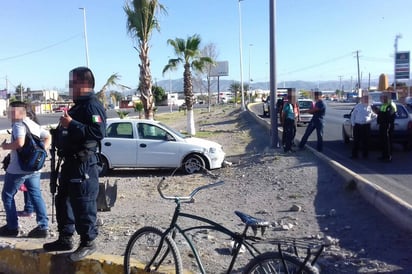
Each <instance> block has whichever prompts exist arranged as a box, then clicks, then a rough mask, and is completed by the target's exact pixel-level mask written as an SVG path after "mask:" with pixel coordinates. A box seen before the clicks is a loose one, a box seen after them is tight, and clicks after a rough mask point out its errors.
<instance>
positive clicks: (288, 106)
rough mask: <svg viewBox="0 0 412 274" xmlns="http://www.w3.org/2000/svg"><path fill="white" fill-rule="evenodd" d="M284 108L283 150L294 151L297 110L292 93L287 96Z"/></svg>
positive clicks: (282, 118) (282, 117)
mask: <svg viewBox="0 0 412 274" xmlns="http://www.w3.org/2000/svg"><path fill="white" fill-rule="evenodd" d="M286 99H287V100H285V102H284V104H283V108H282V116H281V121H282V125H283V135H282V136H283V140H282V143H283V151H284V152H293V150H292V142H293V138H294V137H295V131H296V128H295V112H294V107H293V104H294V103H293V99H292V96H291V95H288V96H287V97H286Z"/></svg>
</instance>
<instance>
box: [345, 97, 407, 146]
mask: <svg viewBox="0 0 412 274" xmlns="http://www.w3.org/2000/svg"><path fill="white" fill-rule="evenodd" d="M381 105H382V103H375V104H373V105H372V108H373V109H377V108H380V106H381ZM396 108H397V111H396V118H395V128H394V131H393V134H392V137H393V138H392V140H393V142H394V143H399V144H401V145H403V148H404V150H411V149H412V108H411V107H408V106H405V105H403V104H401V103H399V102H396ZM352 111H353V109H352V110H351V112H350V113H348V114H344V115H343V118H345V120H344V121H343V124H342V138H343V142H344V143H346V144H347V143H349V142H350V141H351V140H353V131H352V124H351V121H350V117H351V114H352ZM370 137H371V143H375V144H376V143H378V142H379V125H378V123H377V120H376V119H374V120H372V122H371V136H370Z"/></svg>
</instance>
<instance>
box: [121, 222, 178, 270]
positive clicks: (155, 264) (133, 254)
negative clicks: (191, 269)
mask: <svg viewBox="0 0 412 274" xmlns="http://www.w3.org/2000/svg"><path fill="white" fill-rule="evenodd" d="M162 237H163V231H162V229H160V228H158V227H153V226H145V227H142V228H140V229H139V230H137V231H136V232H135V233H134V234H133V235H132V237H130V239H129V242H128V243H127V247H126V251H125V253H124V260H123V263H124V264H123V265H124V273H125V274H130V273H138V272H139V271H138V269H143V270H144V271H146V272H156V273H177V274H179V273H182V272H183V270H182V269H183V267H182V259H181V258H180V253H179V250H178V248H177V246H176V243H175V242H174V241H173V239H172V238H171V237H170V236H169V235H166V237H165V238H164V241H163V244H162V246H161V248H160V252H159V254H158V255H157V256H156V258H154V256H155V254H156V251H157V250H158V247H159V246H160V243H161V240H162ZM149 264H150V265H149ZM139 273H140V272H139Z"/></svg>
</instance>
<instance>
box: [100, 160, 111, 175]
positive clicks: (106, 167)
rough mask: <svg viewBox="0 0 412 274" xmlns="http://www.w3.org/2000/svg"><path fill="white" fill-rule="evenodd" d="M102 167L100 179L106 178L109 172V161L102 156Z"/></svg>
mask: <svg viewBox="0 0 412 274" xmlns="http://www.w3.org/2000/svg"><path fill="white" fill-rule="evenodd" d="M100 162H101V163H100V165H101V170H100V173H99V176H100V177H103V176H105V175H106V174H107V173H108V172H109V161H107V158H106V157H104V156H103V155H100Z"/></svg>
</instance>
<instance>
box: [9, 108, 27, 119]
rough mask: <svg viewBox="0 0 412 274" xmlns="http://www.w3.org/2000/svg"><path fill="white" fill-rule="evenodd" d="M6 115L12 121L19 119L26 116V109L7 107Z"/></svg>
mask: <svg viewBox="0 0 412 274" xmlns="http://www.w3.org/2000/svg"><path fill="white" fill-rule="evenodd" d="M7 116H8V118H9V119H10V120H12V121H21V120H23V119H24V118H25V117H26V109H25V108H24V107H9V109H8V112H7Z"/></svg>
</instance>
